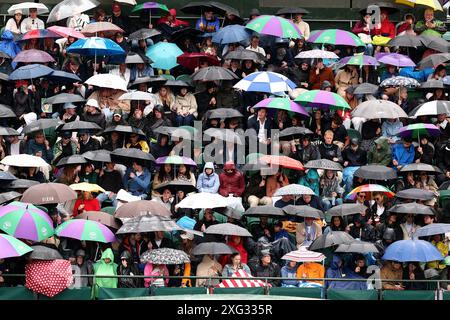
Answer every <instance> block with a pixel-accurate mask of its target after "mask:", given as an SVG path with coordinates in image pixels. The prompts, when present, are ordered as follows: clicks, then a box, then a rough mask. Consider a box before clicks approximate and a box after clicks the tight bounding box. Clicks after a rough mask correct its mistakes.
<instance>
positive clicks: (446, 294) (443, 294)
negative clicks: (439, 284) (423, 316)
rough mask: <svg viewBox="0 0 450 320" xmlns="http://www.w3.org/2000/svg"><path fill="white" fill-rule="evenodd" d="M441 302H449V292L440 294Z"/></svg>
mask: <svg viewBox="0 0 450 320" xmlns="http://www.w3.org/2000/svg"><path fill="white" fill-rule="evenodd" d="M442 300H450V291H444V292H443V293H442Z"/></svg>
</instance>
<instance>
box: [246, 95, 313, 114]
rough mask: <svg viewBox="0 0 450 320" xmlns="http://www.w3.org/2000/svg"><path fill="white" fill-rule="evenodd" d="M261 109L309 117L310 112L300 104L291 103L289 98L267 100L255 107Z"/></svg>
mask: <svg viewBox="0 0 450 320" xmlns="http://www.w3.org/2000/svg"><path fill="white" fill-rule="evenodd" d="M259 108H267V109H276V110H285V111H288V112H295V113H298V114H301V115H303V116H304V117H309V114H308V112H307V111H306V110H305V109H304V108H303V107H302V106H301V105H300V104H298V103H296V102H294V101H291V100H290V99H289V98H266V99H264V100H262V101H260V102H258V103H257V104H256V105H254V106H253V109H255V110H256V109H259Z"/></svg>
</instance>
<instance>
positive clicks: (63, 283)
mask: <svg viewBox="0 0 450 320" xmlns="http://www.w3.org/2000/svg"><path fill="white" fill-rule="evenodd" d="M72 283H73V274H72V265H71V263H70V261H69V260H63V259H56V260H41V261H40V260H35V261H31V262H29V263H27V265H26V266H25V287H27V288H28V289H30V290H32V291H34V292H36V293H40V294H43V295H45V296H47V297H54V296H55V295H57V294H58V293H60V292H62V291H64V290H65V289H67V288H68V287H69V286H71V285H72Z"/></svg>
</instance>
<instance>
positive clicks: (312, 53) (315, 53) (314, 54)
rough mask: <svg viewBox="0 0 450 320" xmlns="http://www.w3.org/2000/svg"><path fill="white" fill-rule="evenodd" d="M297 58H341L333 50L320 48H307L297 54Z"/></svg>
mask: <svg viewBox="0 0 450 320" xmlns="http://www.w3.org/2000/svg"><path fill="white" fill-rule="evenodd" d="M295 58H296V59H339V56H338V55H337V54H336V53H334V52H332V51H325V50H320V49H313V50H306V51H302V52H300V53H299V54H298V55H296V56H295Z"/></svg>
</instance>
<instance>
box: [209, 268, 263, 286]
mask: <svg viewBox="0 0 450 320" xmlns="http://www.w3.org/2000/svg"><path fill="white" fill-rule="evenodd" d="M234 278H245V279H237V280H236V279H234ZM267 286H268V287H271V286H272V285H271V284H270V283H269V284H267ZM216 287H217V288H264V287H266V283H265V282H264V281H263V280H260V279H253V276H252V275H251V274H249V273H247V272H245V271H244V270H243V269H238V270H237V271H236V272H234V273H233V274H232V275H231V279H224V280H222V282H221V283H219V284H218V285H217V286H216Z"/></svg>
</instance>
